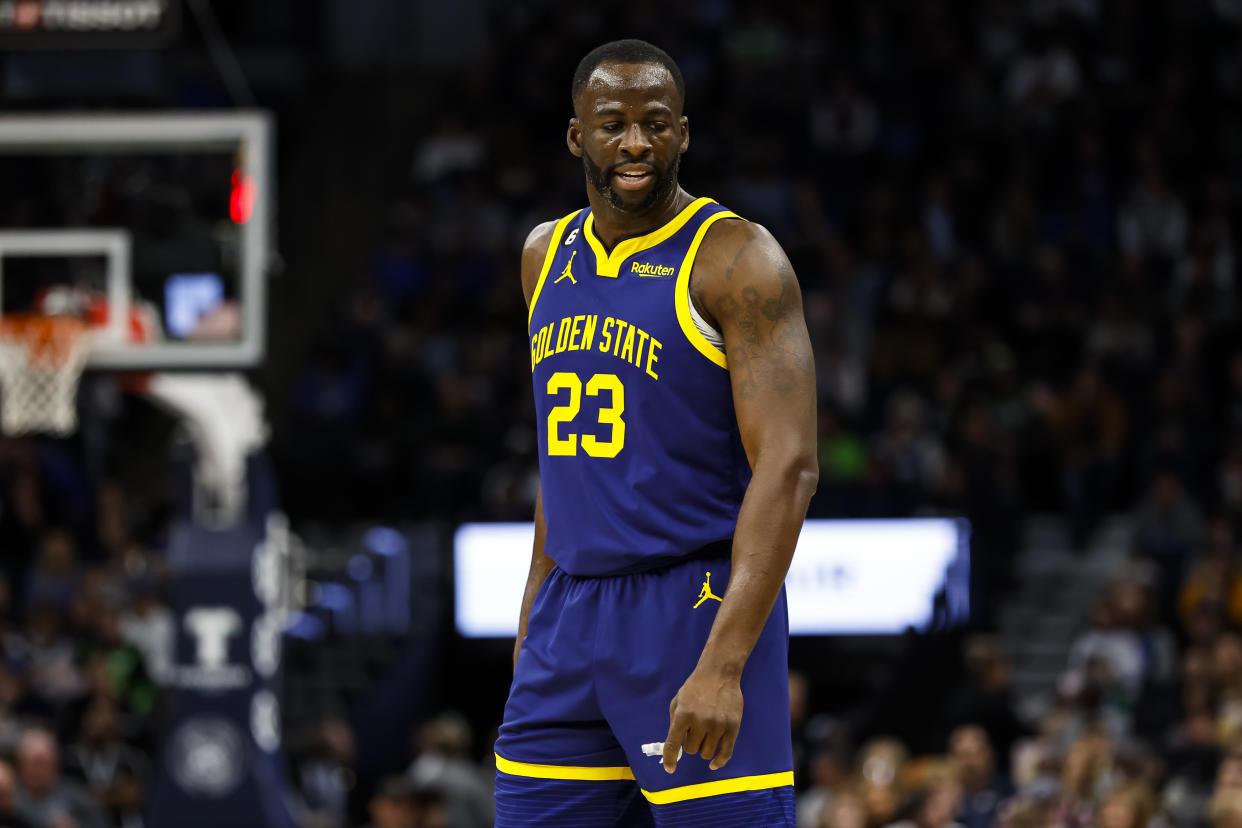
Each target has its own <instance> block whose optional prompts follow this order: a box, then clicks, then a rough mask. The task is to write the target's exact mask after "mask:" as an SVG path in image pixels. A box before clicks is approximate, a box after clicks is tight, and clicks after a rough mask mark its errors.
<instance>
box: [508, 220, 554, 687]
mask: <svg viewBox="0 0 1242 828" xmlns="http://www.w3.org/2000/svg"><path fill="white" fill-rule="evenodd" d="M555 229H556V222H554V221H547V222H544V223H543V224H540V225H538V226H537V227H536V228H535V229H534V230H532V231H530V235H529V236H527V237H526V244H525V245H524V246H523V247H522V294H523V295H524V296H525V297H526V305H527V307H529V306H530V300H531V297H532V296H533V295H534V293H535V285H536V283H537V282H538V281H539V271H540V270H542V269H543V260H544V257H545V256H546V255H547V252H548V245H549V244H551V242H552V233H553V232H554V231H555ZM546 531H547V530H546V526H545V524H544V517H543V492H542V491H541V492H540V493H539V495H538V496H537V497H536V498H535V544H534V548H533V549H532V550H531V557H530V572H529V573H528V574H527V576H526V590H525V591H524V592H523V593H522V612H521V615H519V616H518V632H517V639H516V640H515V641H514V642H513V665H514V667H515V668H516V667H517V659H518V653H520V652H521V651H522V639H524V638H525V637H526V627H527V623H528V622H529V620H530V607H531V604H532V603H534V601H535V595H536V594H537V593H538V592H539V587H540V586H541V585H542V584H543V580H544V579H545V578H547V577H548V573H549V572H551V571H552V567H553V566H555V565H556V562H555V561H553V560H552V559H551V558H549V557H548V556H547V555H545V554H543V541H544V536H545V534H546Z"/></svg>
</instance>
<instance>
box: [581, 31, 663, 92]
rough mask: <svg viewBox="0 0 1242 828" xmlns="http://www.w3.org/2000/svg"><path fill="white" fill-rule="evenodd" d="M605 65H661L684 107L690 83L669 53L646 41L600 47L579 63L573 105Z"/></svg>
mask: <svg viewBox="0 0 1242 828" xmlns="http://www.w3.org/2000/svg"><path fill="white" fill-rule="evenodd" d="M601 63H658V64H659V65H660V66H663V67H664V68H665V69H667V70H668V73H669V74H670V75H672V76H673V83H674V84H675V85H676V86H677V95H678V96H679V97H680V98H681V100H682V103H683V104H684V103H685V101H686V82H685V80H684V79H683V78H682V76H681V69H679V68H677V62H676V61H674V60H673V59H672V58H671V57H669V56H668V52H666V51H664V50H663V49H661V48H660V47H659V46H654V45H652V44H650V43H648V42H647V41H645V40H635V39H633V38H628V39H626V40H613V41H611V42H609V43H605V44H604V45H602V46H596V47H595V48H594V49H592V50H591V51H589V52H587V54H586V57H584V58H583V59H582V60H580V61H579V62H578V68H577V69H576V70H574V82H573V85H572V86H571V87H570V90H569V100H570V103H573V102H574V101H576V100H578V96H579V95H580V94H582V90H583V89H586V85H587V81H589V80H590V79H591V73H592V72H594V71H595V69H596V68H597V67H598V66H599V65H600V64H601Z"/></svg>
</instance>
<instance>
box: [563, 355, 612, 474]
mask: <svg viewBox="0 0 1242 828" xmlns="http://www.w3.org/2000/svg"><path fill="white" fill-rule="evenodd" d="M582 391H583V383H582V379H581V378H579V376H578V375H577V374H574V373H570V372H568V371H558V372H556V373H555V374H553V375H552V376H550V377H548V394H550V395H552V396H558V395H560V394H562V393H565V392H568V398H567V400H566V402H565V403H564V404H563V405H558V406H555V407H554V408H553V409H552V410H551V411H549V412H548V454H549V455H550V456H552V457H573V456H575V455H576V454H577V453H578V445H579V443H581V445H582V451H583V452H585V453H586V454H587V455H589V456H591V457H616V456H617V455H618V454H619V453H620V452H621V449H622V448H623V447H624V446H625V420H623V419H621V415H622V413H624V411H625V386H624V385H622V384H621V378H620V377H618V376H617V375H616V374H592V375H591V377H590V379H588V380H587V381H586V393H587V394H588V395H590V396H592V397H595V396H599V394H600V392H601V391H606V392H608V393H609V395H610V397H611V399H610V400H609V403H610V404H609V405H608V406H606V407H602V408H600V410H599V423H600V424H601V425H607V426H611V429H612V433H611V434H610V435H609V437H608V439H607V440H601V439H599V438H598V437H596V436H595V435H593V434H583V435H581V436H579V435H578V434H577V433H575V432H573V431H571V430H570V429H571V428H572V427H573V422H574V419H575V418H576V417H577V416H578V411H579V410H580V409H581V407H582ZM562 423H564V424H565V425H566V428H565V432H566V433H564V434H562V433H561V424H562Z"/></svg>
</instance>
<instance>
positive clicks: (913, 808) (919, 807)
mask: <svg viewBox="0 0 1242 828" xmlns="http://www.w3.org/2000/svg"><path fill="white" fill-rule="evenodd" d="M961 805H962V787H961V783H960V782H958V780H957V778H956V775H955V774H954V773H953V771H952V769H951V768H948V767H932V768H929V769H928V770H927V778H925V779H924V780H922V781H921V783H920V784H919V785H918V787H917V788H916V790H915V791H914V795H913V796H912V797H911V798H910V801H909V802H908V803H907V804H906V806H905V808H904V809H903V810H904V811H905V812H906V813H907V814H908V816H907V817H906V818H905V819H902V820H898V821H897V822H894V823H891V824H890V825H889V828H963V827H962V825H961V824H960V823H958V822H955V821H954V820H953V816H954V814H956V813H957V812H958V811H959V810H960V809H961Z"/></svg>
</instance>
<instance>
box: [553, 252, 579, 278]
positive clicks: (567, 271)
mask: <svg viewBox="0 0 1242 828" xmlns="http://www.w3.org/2000/svg"><path fill="white" fill-rule="evenodd" d="M577 255H578V251H577V250H575V251H574V252H572V253H570V254H569V261H567V262H565V269H564V270H562V271H561V275H560V276H557V277H556V282H559V281H560V280H561V279H564V278H565V277H566V276H568V277H569V281H570V282H573V283H574V284H575V285H576V284H578V280H577V279H575V278H574V272H573V270H571V269H570V268H572V267H573V266H574V256H577ZM556 282H553V283H552V284H554V285H555V284H556Z"/></svg>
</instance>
